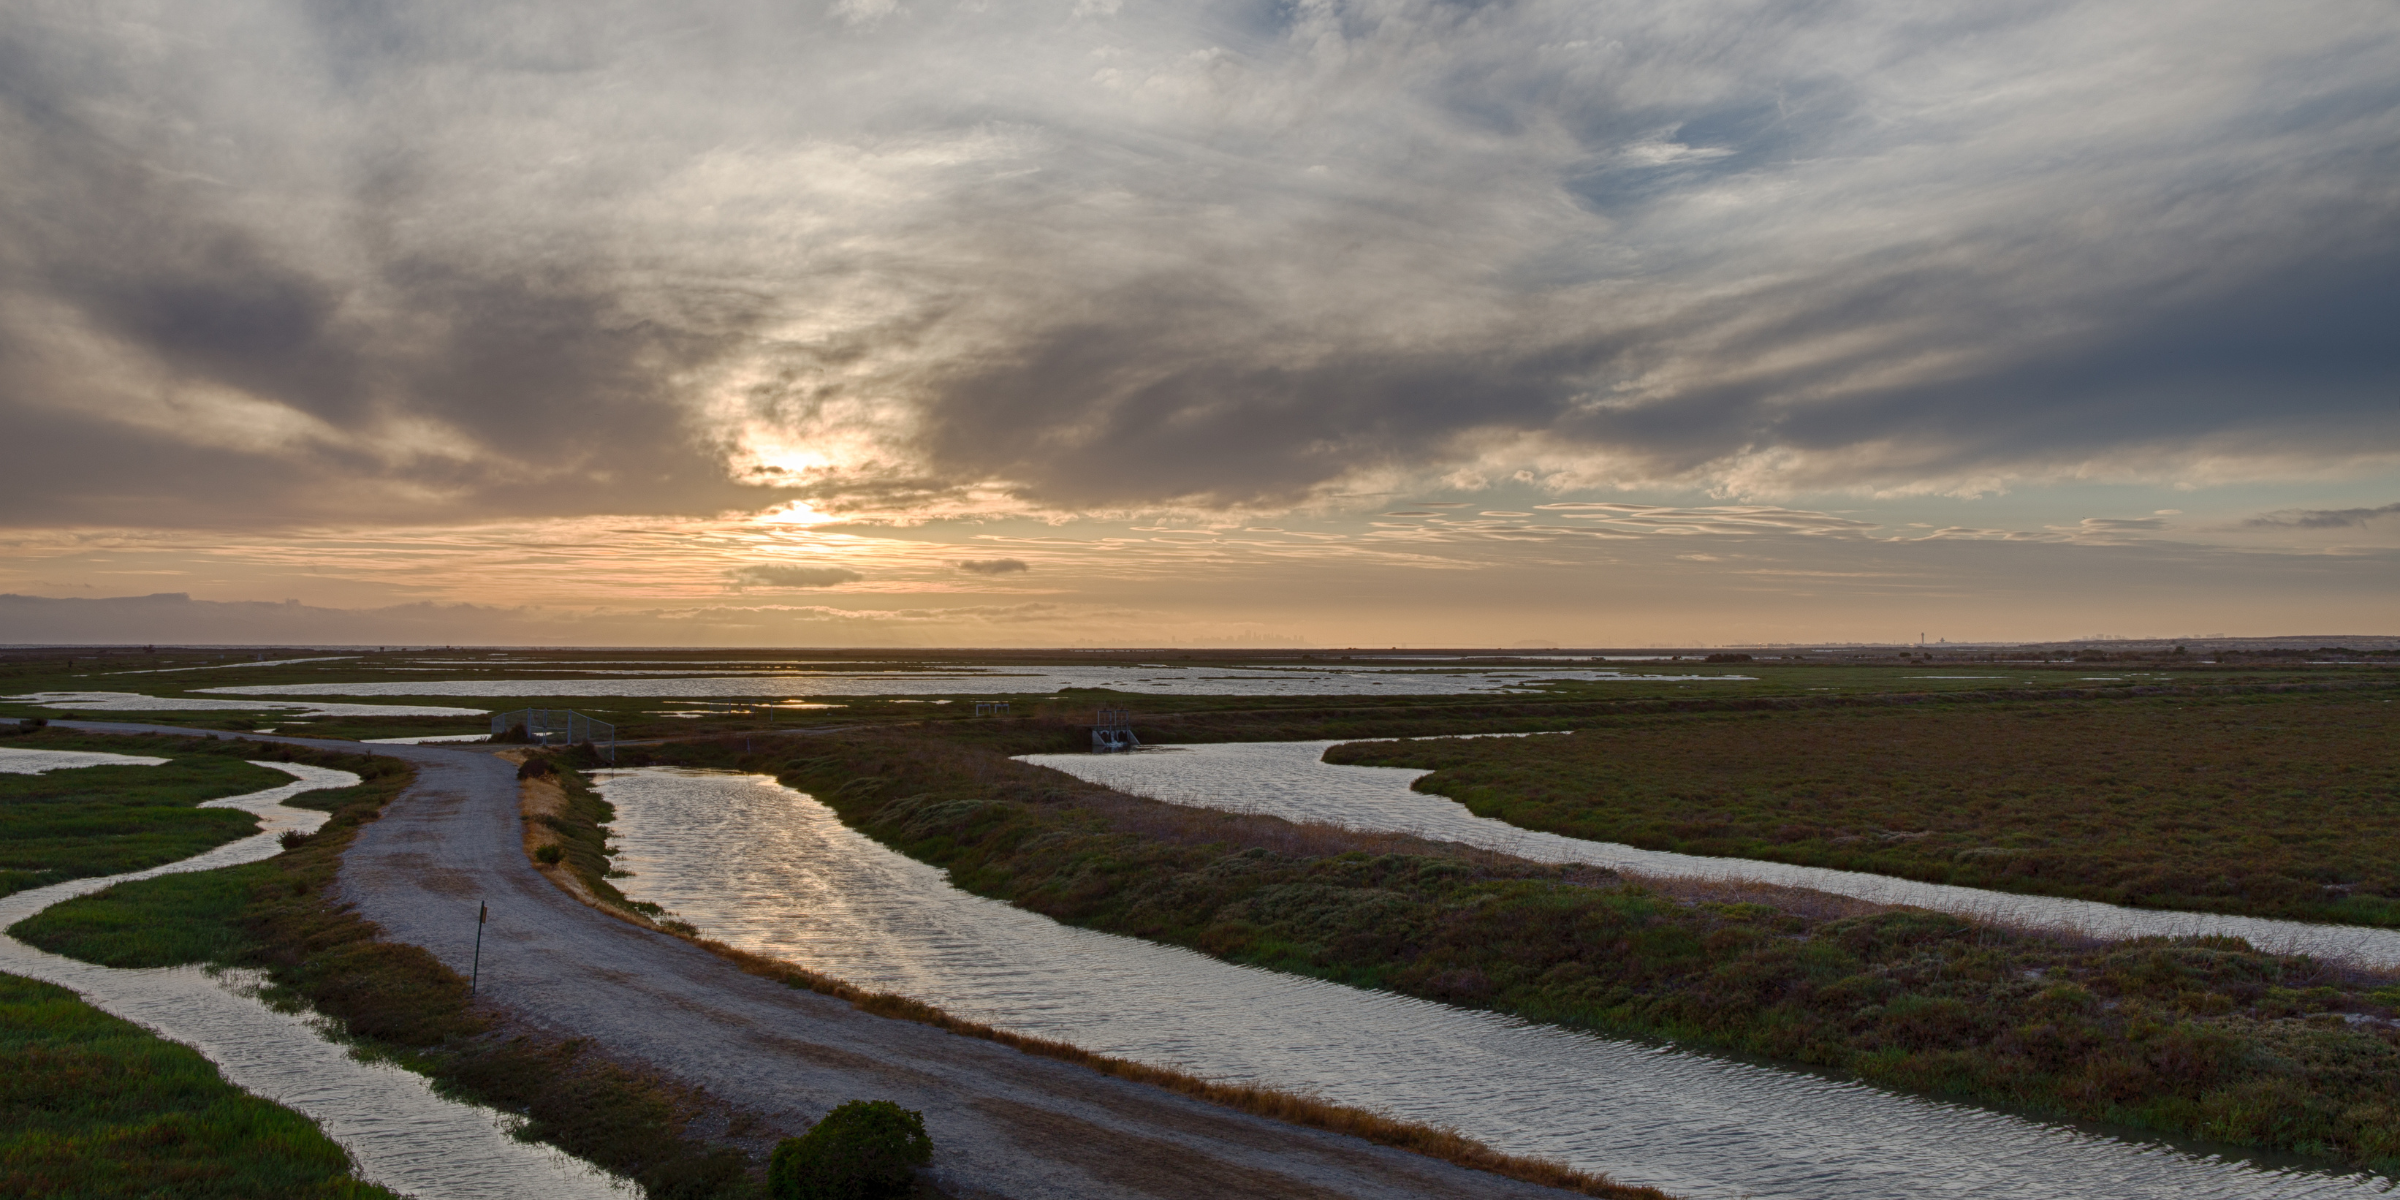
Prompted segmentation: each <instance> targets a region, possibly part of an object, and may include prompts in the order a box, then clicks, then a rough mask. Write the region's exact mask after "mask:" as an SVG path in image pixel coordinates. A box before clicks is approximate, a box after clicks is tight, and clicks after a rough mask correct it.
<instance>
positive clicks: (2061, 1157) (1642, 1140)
mask: <svg viewBox="0 0 2400 1200" xmlns="http://www.w3.org/2000/svg"><path fill="white" fill-rule="evenodd" d="M600 778H601V790H602V791H603V792H604V793H605V794H606V795H607V797H608V800H609V801H610V803H612V804H613V805H615V806H616V812H617V816H616V822H615V831H614V833H615V840H616V843H617V845H618V847H619V848H620V850H621V851H622V854H621V856H620V858H619V859H618V865H619V866H621V867H623V868H625V869H628V870H631V871H632V872H634V877H633V878H631V879H628V880H626V881H625V888H626V891H627V892H628V893H629V894H631V895H633V896H635V897H636V898H638V899H642V900H648V901H652V902H655V903H658V904H662V905H665V906H666V907H668V908H670V909H673V910H674V911H675V912H676V913H677V914H679V915H680V916H681V917H683V918H684V919H685V920H688V921H690V922H692V923H693V924H695V925H697V926H699V927H700V929H701V930H702V931H703V932H705V933H706V934H708V935H709V936H711V937H715V938H719V939H722V940H724V941H726V942H729V943H731V944H733V945H736V946H739V947H742V948H744V949H748V950H754V951H759V952H763V953H769V954H774V955H777V956H779V957H782V958H785V959H787V960H789V961H792V962H796V963H800V964H802V965H804V966H807V967H810V968H812V969H814V970H818V971H822V972H825V973H827V974H830V975H835V976H839V977H841V978H844V979H848V980H850V981H852V982H854V983H857V984H860V985H862V986H866V987H870V988H876V989H886V990H890V991H894V992H899V993H902V994H905V995H908V996H913V997H916V998H919V999H922V1000H925V1001H928V1002H930V1003H933V1004H936V1005H939V1006H940V1007H942V1008H945V1009H947V1010H949V1011H951V1012H952V1013H955V1014H957V1015H959V1016H962V1017H968V1018H972V1019H975V1020H980V1021H984V1022H988V1023H990V1024H993V1025H996V1026H999V1027H1001V1028H1005V1029H1010V1030H1015V1031H1019V1032H1023V1033H1029V1034H1036V1035H1040V1036H1043V1037H1052V1038H1060V1039H1064V1040H1067V1041H1071V1042H1073V1043H1075V1044H1077V1045H1080V1046H1083V1047H1085V1048H1087V1049H1090V1050H1095V1051H1099V1052H1102V1053H1106V1054H1113V1055H1119V1056H1122V1057H1125V1058H1131V1059H1136V1060H1139V1061H1143V1062H1150V1063H1158V1064H1164V1065H1172V1066H1179V1067H1181V1068H1183V1069H1185V1070H1187V1071H1191V1072H1194V1073H1196V1074H1200V1075H1204V1076H1208V1077H1212V1078H1219V1079H1225V1080H1234V1081H1245V1082H1257V1083H1263V1084H1267V1085H1271V1086H1274V1087H1278V1088H1284V1089H1288V1090H1292V1091H1302V1092H1315V1093H1317V1094H1319V1095H1322V1096H1324V1097H1325V1098H1327V1099H1330V1100H1333V1101H1337V1102H1339V1103H1344V1104H1353V1105H1360V1106H1364V1107H1368V1108H1376V1109H1382V1110H1385V1111H1388V1112H1392V1113H1395V1114H1398V1115H1400V1116H1404V1117H1408V1118H1411V1119H1415V1120H1419V1121H1425V1122H1430V1123H1434V1124H1441V1125H1452V1126H1456V1127H1457V1128H1459V1129H1460V1130H1461V1131H1463V1132H1465V1133H1467V1134H1468V1135H1469V1136H1472V1137H1475V1138H1479V1139H1481V1140H1483V1141H1485V1142H1487V1143H1489V1144H1491V1145H1493V1146H1496V1147H1498V1148H1501V1149H1503V1150H1508V1151H1511V1152H1515V1153H1520V1154H1538V1155H1546V1156H1552V1157H1556V1158H1561V1159H1565V1160H1567V1161H1569V1162H1571V1163H1574V1164H1575V1165H1577V1166H1579V1167H1583V1168H1586V1169H1596V1170H1601V1171H1606V1172H1608V1173H1609V1174H1610V1175H1612V1176H1614V1177H1616V1178H1617V1179H1619V1180H1620V1181H1623V1182H1627V1183H1639V1184H1649V1185H1653V1186H1657V1187H1661V1188H1664V1189H1666V1190H1668V1191H1670V1192H1675V1193H1678V1194H1681V1195H1684V1196H1690V1197H1695V1198H1699V1197H1708V1198H1715V1197H1726V1198H1729V1200H1730V1198H1733V1197H1745V1196H1747V1197H1757V1198H1760V1200H1765V1198H1768V1197H1793V1198H1795V1200H1797V1198H1802V1197H1805V1198H1808V1200H1819V1198H1822V1197H1832V1196H1839V1197H1843V1198H1845V1200H1922V1198H1924V1197H1928V1196H1943V1197H2025V1198H2033V1197H2041V1198H2043V1200H2057V1198H2060V1197H2091V1198H2093V1200H2147V1198H2151V1197H2156V1198H2158V1200H2167V1198H2170V1197H2172V1198H2174V1200H2204V1198H2212V1197H2278V1198H2280V1197H2302V1196H2307V1197H2337V1196H2340V1197H2348V1196H2369V1195H2383V1194H2385V1190H2386V1189H2385V1181H2380V1180H2375V1179H2370V1178H2365V1177H2357V1176H2342V1177H2337V1176H2328V1175H2323V1174H2316V1173H2311V1172H2306V1171H2301V1170H2288V1169H2279V1168H2276V1167H2273V1166H2269V1165H2265V1164H2261V1163H2254V1162H2236V1161H2224V1160H2220V1159H2214V1158H2204V1157H2198V1156H2194V1155H2191V1154H2186V1153H2182V1152H2178V1151H2176V1150H2174V1149H2171V1148H2168V1147H2165V1146H2161V1145H2156V1144H2144V1143H2136V1142H2129V1141H2123V1140H2119V1139H2116V1138H2113V1137H2108V1136H2104V1135H2100V1134H2096V1133H2092V1132H2087V1131H2083V1130H2078V1129H2070V1128H2063V1127H2059V1126H2053V1125H2046V1124H2041V1123H2037V1122H2034V1121H2028V1120H2023V1119H2019V1118H2016V1117H2012V1116H2008V1115H2004V1114H2000V1113H1995V1112H1989V1111H1985V1110H1980V1109H1972V1108H1966V1107H1961V1106H1957V1105H1951V1104H1943V1103H1938V1102H1934V1101H1928V1100H1923V1099H1918V1098H1914V1097H1908V1096H1899V1095H1893V1094H1890V1093H1886V1092H1881V1091H1877V1090H1875V1089H1872V1088H1868V1087H1863V1086H1860V1085H1857V1084H1852V1083H1844V1082H1839V1081H1834V1080H1828V1079H1823V1078H1818V1077H1814V1076H1809V1075H1804V1074H1799V1073H1795V1072H1789V1071H1782V1070H1777V1069H1773V1068H1769V1067H1762V1066H1756V1065H1751V1064H1746V1063H1739V1062H1731V1061H1727V1060H1724V1059H1719V1058H1713V1057H1709V1056H1706V1055H1700V1054H1691V1053H1685V1052H1680V1051H1676V1050H1672V1049H1665V1048H1660V1047H1657V1046H1652V1045H1645V1044H1641V1043H1636V1042H1629V1041H1619V1040H1612V1039H1608V1038H1602V1037H1595V1036H1591V1035H1588V1034H1582V1033H1575V1032H1570V1031H1567V1030H1562V1029H1557V1028H1553V1027H1547V1026H1541V1025H1535V1024H1530V1023H1527V1022H1524V1021H1519V1020H1514V1019H1511V1018H1507V1017H1501V1016H1496V1015H1493V1014H1490V1013H1484V1012H1476V1011H1472V1010H1466V1009H1457V1008H1452V1007H1449V1006H1447V1005H1441V1004H1435V1003H1431V1002H1428V1001H1422V1000H1415V999H1410V998H1407V997H1402V996H1396V995H1392V994H1389V993H1383V992H1370V991H1362V990H1359V989H1355V988H1348V987H1343V986H1340V985H1337V984H1330V983H1324V982H1319V981H1316V980H1310V979H1304V978H1299V977H1296V976H1290V975H1282V974H1277V973H1275V972H1271V971H1263V970H1257V969H1253V968H1249V967H1241V966H1235V965H1232V964H1228V963H1224V962H1219V961H1217V960H1215V959H1212V958H1209V957H1207V956H1205V955H1201V954H1197V953H1193V952H1191V951H1186V950H1180V949H1176V948H1174V947H1170V946H1161V945H1156V944H1153V943H1150V942H1144V941H1139V940H1136V939H1132V938H1124V937H1118V936H1115V935H1111V934H1105V933H1095V932H1092V931H1089V930H1082V929H1075V928H1071V927H1068V926H1064V925H1060V924H1058V923H1056V922H1053V921H1051V920H1049V919H1047V918H1044V917H1040V916H1037V915H1034V914H1032V913H1028V912H1024V911H1022V910H1019V909H1015V908H1011V907H1009V906H1008V905H1005V904H1001V903H999V902H997V901H993V900H987V899H984V898H982V897H979V896H972V895H969V894H967V893H965V892H961V891H959V890H958V889H956V888H953V887H951V886H950V885H949V883H948V882H947V880H946V879H945V878H944V876H943V873H942V872H941V871H939V870H937V869H935V868H933V867H929V866H926V865H925V864H923V863H920V862H917V861H916V860H914V859H910V858H906V857H903V856H901V855H899V854H896V853H894V852H892V851H890V850H887V849H885V848H884V847H883V846H881V845H879V844H878V843H876V842H874V841H872V840H870V839H868V838H866V837H864V836H862V835H860V834H858V833H857V832H855V831H853V830H851V829H849V828H847V827H846V826H844V825H843V824H842V823H841V821H840V820H839V819H838V818H837V817H835V816H834V814H833V812H832V810H830V809H828V808H826V807H825V806H823V805H821V804H819V803H817V802H816V801H815V800H814V799H812V798H810V797H809V796H807V795H806V794H804V793H802V792H798V791H795V790H793V789H791V788H788V787H784V786H782V785H780V784H778V783H776V782H775V781H774V780H773V779H771V778H768V777H765V776H757V775H741V774H735V773H730V772H711V771H694V770H682V769H675V768H663V767H654V768H645V769H642V770H632V771H612V772H603V773H602V774H601V776H600ZM936 1136H939V1135H938V1134H937V1135H936Z"/></svg>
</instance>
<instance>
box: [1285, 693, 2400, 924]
mask: <svg viewBox="0 0 2400 1200" xmlns="http://www.w3.org/2000/svg"><path fill="white" fill-rule="evenodd" d="M2396 739H2400V707H2396V706H2395V705H2394V704H2393V703H2392V702H2391V700H2390V698H2389V696H2388V694H2385V693H2383V692H2381V691H2379V690H2378V691H2355V692H2310V693H2287V694H2275V695H2251V696H2235V697H2175V698H2166V697H2159V698H2143V699H2134V698H2127V699H2118V700H2106V701H2083V702H2079V703H2072V704H2068V703H2056V702H2049V703H2034V704H2025V703H1999V704H1988V705H1980V706H1971V707H1970V706H1955V705H1950V706H1909V707H1893V706H1887V707H1877V708H1860V709H1842V710H1829V711H1807V712H1757V713H1711V714H1697V715H1685V714H1657V715H1632V716H1619V717H1614V718H1609V719H1606V720H1602V721H1597V722H1593V723H1590V724H1587V725H1585V726H1584V727H1583V728H1582V729H1581V731H1579V732H1576V733H1573V734H1571V735H1568V736H1565V737H1551V738H1531V739H1487V740H1473V741H1467V740H1460V741H1442V740H1435V741H1417V742H1382V743H1362V744H1352V745H1345V746H1337V747H1335V748H1333V749H1332V750H1331V751H1329V752H1328V753H1327V754H1326V761H1328V762H1336V763H1355V764H1367V765H1377V766H1406V767H1423V768H1430V769H1432V770H1433V772H1434V773H1433V774H1431V775H1429V776H1427V777H1425V778H1423V779H1421V780H1419V781H1418V782H1417V784H1416V785H1415V786H1416V788H1417V790H1419V791H1424V792H1431V793H1435V794H1439V795H1445V796H1449V797H1452V798H1453V799H1456V800H1458V801H1459V802H1460V803H1462V804H1464V805H1465V806H1466V807H1467V808H1468V809H1470V810H1471V811H1473V812H1475V813H1476V814H1477V815H1479V816H1485V817H1492V818H1496V819H1499V820H1503V821H1507V822H1509V823H1511V824H1514V825H1520V826H1523V827H1525V828H1528V829H1538V830H1543V831H1546V832H1551V833H1559V834H1565V835H1567V836H1570V837H1579V838H1588V839H1591V840H1594V841H1604V842H1620V843H1624V844H1627V845H1633V846H1639V847H1642V848H1644V849H1650V850H1671V851H1678V852H1681V853H1686V854H1702V855H1715V856H1725V857H1736V858H1754V859H1763V860H1768V861H1774V862H1786V863H1795V864H1799V865H1804V866H1814V867H1832V868H1838V869H1841V870H1848V871H1865V872H1871V873H1875V874H1883V875H1894V876H1899V877H1902V878H1907V879H1918V880H1925V881H1928V882H1932V883H1946V884H1956V885H1959V886H1963V887H1977V888H1988V889H1994V890H1999V891H2009V892H2023V893H2031V894H2037V895H2048V896H2064V897H2072V898H2076V899H2084V900H2098V901H2103V902H2106V903H2111V904H2126V905H2134V906H2139V907H2147V908H2166V909H2186V910H2197V911H2203V912H2224V913H2241V914H2246V915H2251V916H2262V917H2284V918H2294V919H2299V920H2313V921H2332V922H2341V923H2347V924H2361V925H2387V926H2388V925H2400V756H2396V755H2395V754H2394V753H2393V747H2394V745H2395V744H2396Z"/></svg>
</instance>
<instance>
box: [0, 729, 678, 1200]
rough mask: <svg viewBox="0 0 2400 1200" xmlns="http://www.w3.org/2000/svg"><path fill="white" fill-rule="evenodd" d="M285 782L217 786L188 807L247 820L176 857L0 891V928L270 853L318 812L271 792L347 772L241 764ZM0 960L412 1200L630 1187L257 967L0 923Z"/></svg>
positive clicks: (498, 1198)
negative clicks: (108, 957) (200, 1062)
mask: <svg viewBox="0 0 2400 1200" xmlns="http://www.w3.org/2000/svg"><path fill="white" fill-rule="evenodd" d="M255 765H257V766H261V767H267V768H270V769H273V770H277V771H283V772H286V773H288V774H290V775H293V776H295V777H297V778H296V782H293V783H288V784H285V785H283V786H282V787H277V788H269V789H267V790H266V791H263V792H252V793H250V794H249V795H246V796H228V797H225V798H224V799H221V800H211V801H208V802H207V803H205V804H202V805H200V807H202V808H238V809H241V810H243V811H245V812H249V813H252V814H254V815H256V816H257V817H258V818H259V824H260V826H261V829H260V831H259V832H258V833H256V834H253V835H251V836H249V837H246V838H243V839H241V840H240V841H236V842H228V843H226V844H225V845H222V846H218V847H216V848H215V849H213V850H209V851H207V852H205V853H202V854H197V855H194V856H192V857H191V858H187V859H184V860H182V861H181V862H174V863H169V864H167V865H165V866H162V867H152V868H150V869H149V870H145V871H132V872H128V873H126V874H123V875H110V876H105V877H102V878H97V879H77V880H72V881H69V882H67V883H62V884H56V885H53V886H50V887H45V888H36V889H33V890H31V891H24V892H18V893H17V894H15V895H13V896H8V897H5V898H0V930H4V929H7V928H8V927H10V926H12V925H15V924H16V923H17V922H19V921H22V920H24V919H25V918H27V917H30V916H32V915H34V914H35V913H38V912H40V911H41V910H43V909H45V908H48V907H50V906H51V905H53V904H56V903H58V902H59V901H62V900H66V899H68V898H70V897H73V896H80V895H83V894H85V893H88V892H95V891H99V890H100V889H102V888H105V887H108V886H109V885H111V884H116V883H123V882H126V881H129V880H135V879H148V878H150V877H152V876H155V875H168V874H175V873H179V872H184V871H207V870H214V869H215V868H218V867H231V866H238V865H240V864H242V863H248V862H257V861H259V860H261V859H265V858H271V857H273V856H274V855H275V854H276V853H277V852H278V850H279V849H280V847H279V846H278V844H277V841H276V839H277V838H278V837H280V836H281V835H282V834H283V833H285V832H286V831H294V830H296V831H298V832H301V833H311V832H314V831H315V830H316V829H317V828H318V827H319V826H321V825H323V824H324V823H325V820H326V817H327V815H328V814H325V813H322V812H316V811H313V810H310V809H304V808H292V807H289V806H287V805H285V804H284V803H283V801H285V800H287V799H290V798H291V797H292V796H294V795H297V794H299V793H301V792H305V791H313V790H315V789H318V788H337V787H350V786H352V785H355V784H356V783H357V782H358V776H356V775H353V774H351V773H350V772H348V771H335V770H329V769H327V768H324V767H312V766H305V765H300V764H295V763H278V762H261V763H257V764H255ZM0 971H5V972H7V973H9V974H12V975H22V976H24V977H26V978H28V979H38V980H41V981H42V982H44V983H52V984H57V985H58V986H60V987H64V988H69V989H71V990H73V991H75V992H77V993H79V994H81V995H82V997H83V999H84V1002H85V1003H87V1004H90V1005H92V1006H93V1007H94V1008H98V1009H100V1010H101V1011H103V1012H106V1013H108V1014H109V1015H111V1016H115V1017H119V1018H122V1019H124V1020H127V1021H131V1022H133V1023H134V1024H136V1025H139V1026H141V1027H143V1028H144V1029H147V1030H149V1031H151V1032H152V1033H155V1034H157V1035H158V1036H160V1037H163V1038H165V1039H167V1040H169V1041H173V1042H181V1043H182V1044H184V1045H186V1046H190V1047H191V1048H192V1049H194V1050H197V1051H199V1052H200V1053H201V1054H202V1055H203V1056H205V1057H206V1058H207V1059H208V1060H209V1061H210V1062H213V1063H215V1064H216V1065H217V1070H218V1071H219V1072H220V1073H222V1074H223V1075H224V1076H225V1078H226V1080H227V1081H228V1082H230V1083H232V1084H233V1085H234V1086H236V1087H239V1088H241V1089H242V1090H243V1091H246V1092H249V1093H251V1094H252V1095H256V1096H260V1097H263V1098H265V1099H267V1100H271V1101H273V1102H275V1103H277V1104H281V1105H283V1106H284V1107H286V1108H289V1109H292V1110H294V1111H296V1112H299V1113H300V1114H302V1115H304V1116H306V1117H308V1118H310V1119H311V1120H314V1121H315V1122H316V1123H317V1125H318V1127H319V1128H321V1129H323V1130H324V1131H325V1134H326V1136H328V1137H330V1138H332V1139H333V1140H334V1141H335V1142H338V1143H340V1144H341V1146H342V1148H343V1149H344V1150H347V1151H349V1152H350V1157H351V1160H352V1161H353V1162H354V1163H355V1164H356V1165H357V1169H358V1176H359V1178H361V1179H364V1180H367V1181H369V1182H371V1183H379V1184H382V1185H384V1186H385V1187H388V1188H391V1189H392V1190H394V1191H398V1192H403V1193H407V1194H410V1195H413V1196H416V1197H419V1198H420V1200H449V1198H456V1200H587V1198H588V1200H600V1198H602V1197H629V1196H638V1195H640V1191H639V1189H638V1188H635V1187H634V1186H633V1185H632V1184H631V1183H629V1182H627V1181H624V1180H621V1179H618V1178H617V1177H616V1176H613V1175H609V1174H607V1173H605V1172H603V1171H601V1170H600V1169H599V1168H597V1167H594V1166H593V1165H591V1164H590V1163H587V1162H584V1161H582V1160H580V1159H576V1158H573V1157H570V1156H568V1155H566V1154H564V1153H562V1152H560V1151H558V1150H556V1149H554V1148H552V1147H549V1146H538V1145H532V1144H528V1143H525V1142H520V1141H518V1140H517V1139H516V1138H514V1137H512V1136H510V1129H511V1128H512V1127H513V1122H514V1118H512V1117H509V1116H508V1115H506V1114H503V1113H500V1112H496V1111H494V1110H491V1109H487V1108H478V1107H476V1106H473V1105H468V1104H461V1103H458V1102H457V1101H454V1100H446V1099H443V1098H442V1097H441V1096H438V1095H436V1094H435V1093H434V1091H433V1088H432V1085H431V1084H430V1083H429V1082H428V1081H427V1080H426V1079H425V1078H424V1077H423V1076H420V1075H414V1074H411V1073H409V1072H407V1071H404V1070H401V1069H400V1068H398V1067H395V1066H391V1065H390V1064H387V1063H370V1062H364V1061H361V1060H359V1059H356V1058H353V1057H351V1055H350V1052H349V1050H348V1049H347V1048H346V1047H344V1046H342V1045H341V1044H339V1043H337V1042H333V1041H330V1040H328V1039H327V1038H326V1036H325V1034H324V1033H323V1032H322V1031H321V1030H320V1028H319V1027H318V1019H316V1018H312V1017H311V1016H309V1015H307V1014H304V1013H290V1012H282V1011H279V1010H277V1009H275V1008H272V1007H270V1006H268V1005H267V1004H266V1003H265V1002H264V1001H262V1000H260V999H259V998H258V994H257V993H258V989H259V986H260V983H261V981H262V977H261V976H259V975H258V974H256V973H255V972H248V971H217V972H210V971H206V970H203V969H201V968H199V967H163V968H154V969H146V970H123V969H118V968H113V967H100V966H94V965H92V964H90V963H85V962H78V961H76V960H75V959H71V958H66V957H64V956H61V955H56V954H51V953H48V952H46V951H42V950H37V949H34V948H33V947H31V946H28V945H26V944H25V943H23V942H20V941H18V940H16V939H15V938H13V937H8V936H6V935H4V934H0Z"/></svg>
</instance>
